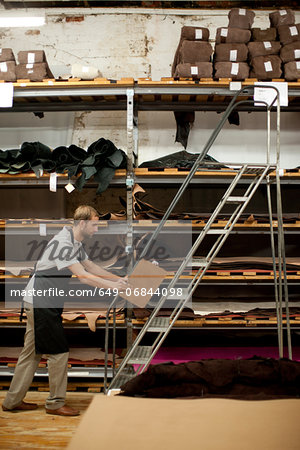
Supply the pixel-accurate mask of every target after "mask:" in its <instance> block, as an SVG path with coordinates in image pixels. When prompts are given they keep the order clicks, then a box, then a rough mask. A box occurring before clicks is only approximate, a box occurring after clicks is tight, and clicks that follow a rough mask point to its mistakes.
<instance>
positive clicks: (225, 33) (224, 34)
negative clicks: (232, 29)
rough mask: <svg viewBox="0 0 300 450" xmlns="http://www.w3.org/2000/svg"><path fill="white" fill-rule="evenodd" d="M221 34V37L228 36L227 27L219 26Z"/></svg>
mask: <svg viewBox="0 0 300 450" xmlns="http://www.w3.org/2000/svg"><path fill="white" fill-rule="evenodd" d="M221 36H223V37H227V36H228V28H221Z"/></svg>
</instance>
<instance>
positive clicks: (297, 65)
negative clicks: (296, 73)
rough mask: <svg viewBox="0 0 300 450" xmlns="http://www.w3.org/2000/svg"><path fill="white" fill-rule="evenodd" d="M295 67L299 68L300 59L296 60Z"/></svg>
mask: <svg viewBox="0 0 300 450" xmlns="http://www.w3.org/2000/svg"><path fill="white" fill-rule="evenodd" d="M296 68H297V70H300V61H296Z"/></svg>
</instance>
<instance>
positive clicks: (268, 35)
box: [251, 28, 277, 42]
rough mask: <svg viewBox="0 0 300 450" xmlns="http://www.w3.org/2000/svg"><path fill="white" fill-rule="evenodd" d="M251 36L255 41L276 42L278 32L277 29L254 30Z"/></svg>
mask: <svg viewBox="0 0 300 450" xmlns="http://www.w3.org/2000/svg"><path fill="white" fill-rule="evenodd" d="M251 34H252V40H253V41H259V42H263V41H275V40H276V36H277V30H276V28H266V29H265V30H262V29H261V28H252V29H251Z"/></svg>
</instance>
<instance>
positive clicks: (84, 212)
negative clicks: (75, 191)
mask: <svg viewBox="0 0 300 450" xmlns="http://www.w3.org/2000/svg"><path fill="white" fill-rule="evenodd" d="M95 216H96V217H98V219H99V213H98V211H96V209H95V208H93V207H92V206H89V205H80V206H78V208H76V210H75V212H74V222H75V223H78V221H79V220H91V218H92V217H95Z"/></svg>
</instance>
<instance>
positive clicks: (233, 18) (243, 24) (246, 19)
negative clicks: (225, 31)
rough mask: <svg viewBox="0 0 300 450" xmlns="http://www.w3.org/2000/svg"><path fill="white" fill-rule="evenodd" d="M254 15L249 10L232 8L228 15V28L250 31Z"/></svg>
mask: <svg viewBox="0 0 300 450" xmlns="http://www.w3.org/2000/svg"><path fill="white" fill-rule="evenodd" d="M254 17H255V13H254V12H253V11H250V9H244V8H232V9H231V10H230V11H229V13H228V18H229V23H228V26H229V27H230V28H243V29H246V30H250V28H251V26H252V24H253V22H254Z"/></svg>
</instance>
